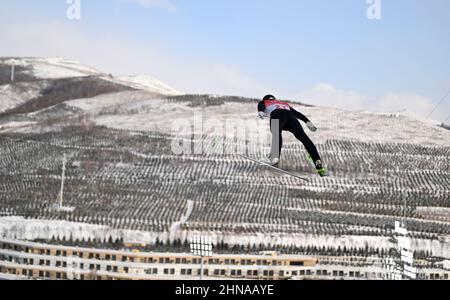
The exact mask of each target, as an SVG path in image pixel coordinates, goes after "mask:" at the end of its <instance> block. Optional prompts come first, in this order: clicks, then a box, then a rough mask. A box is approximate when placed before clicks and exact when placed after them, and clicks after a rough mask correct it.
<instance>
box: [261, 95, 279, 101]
mask: <svg viewBox="0 0 450 300" xmlns="http://www.w3.org/2000/svg"><path fill="white" fill-rule="evenodd" d="M266 100H277V98H275V96H273V95H267V96H264V99H263V101H266Z"/></svg>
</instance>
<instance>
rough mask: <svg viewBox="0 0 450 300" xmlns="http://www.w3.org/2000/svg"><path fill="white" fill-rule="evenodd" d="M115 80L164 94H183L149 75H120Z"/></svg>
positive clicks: (136, 87) (139, 88)
mask: <svg viewBox="0 0 450 300" xmlns="http://www.w3.org/2000/svg"><path fill="white" fill-rule="evenodd" d="M115 81H116V82H118V83H122V84H125V85H128V86H131V87H133V88H135V89H138V90H148V91H152V92H156V93H159V94H162V95H181V94H182V93H181V92H179V91H177V90H175V89H174V88H172V87H170V86H168V85H167V84H165V83H163V82H162V81H160V80H158V79H156V78H153V77H150V76H147V75H142V76H120V77H115Z"/></svg>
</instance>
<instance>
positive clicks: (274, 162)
mask: <svg viewBox="0 0 450 300" xmlns="http://www.w3.org/2000/svg"><path fill="white" fill-rule="evenodd" d="M262 162H263V163H266V164H268V165H271V166H272V167H275V168H278V167H279V165H280V159H279V158H277V157H275V158H271V157H270V155H269V156H268V157H267V159H264V160H262Z"/></svg>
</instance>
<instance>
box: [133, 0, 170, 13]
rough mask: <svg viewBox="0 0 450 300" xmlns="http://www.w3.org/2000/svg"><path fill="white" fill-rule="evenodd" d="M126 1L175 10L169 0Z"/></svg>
mask: <svg viewBox="0 0 450 300" xmlns="http://www.w3.org/2000/svg"><path fill="white" fill-rule="evenodd" d="M126 1H127V2H132V3H136V4H138V5H141V6H145V7H150V6H157V7H162V8H165V9H167V10H169V11H171V12H175V11H177V6H176V5H175V4H173V3H172V2H171V1H169V0H126Z"/></svg>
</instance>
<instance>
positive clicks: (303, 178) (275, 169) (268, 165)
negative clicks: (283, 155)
mask: <svg viewBox="0 0 450 300" xmlns="http://www.w3.org/2000/svg"><path fill="white" fill-rule="evenodd" d="M240 156H241V157H242V158H245V159H247V160H250V161H253V162H255V163H257V164H259V165H262V166H265V167H268V168H270V169H272V170H274V171H277V172H279V173H283V174H287V175H289V176H292V177H295V178H297V179H300V180H303V181H306V182H309V179H307V178H305V177H303V176H300V175H297V174H295V173H292V172H289V171H286V170H283V169H280V168H278V167H274V166H272V165H271V164H269V163H266V162H262V161H260V160H257V159H254V158H251V157H248V156H245V155H240ZM307 159H308V162H309V163H310V164H311V166H312V167H313V168H314V170H316V166H315V164H314V162H313V161H312V159H311V158H310V157H309V156H308V157H307ZM327 176H329V174H328V175H327Z"/></svg>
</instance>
